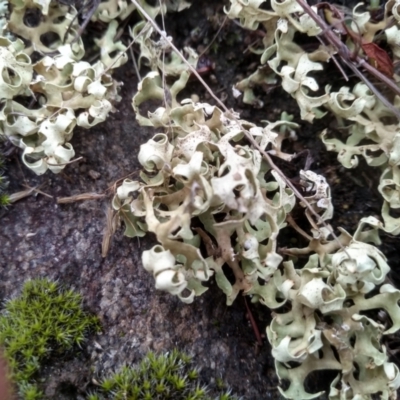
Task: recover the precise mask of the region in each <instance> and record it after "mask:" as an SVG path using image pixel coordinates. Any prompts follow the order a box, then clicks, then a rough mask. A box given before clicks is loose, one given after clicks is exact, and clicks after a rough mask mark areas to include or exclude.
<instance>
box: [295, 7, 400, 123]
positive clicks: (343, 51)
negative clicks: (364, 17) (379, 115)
mask: <svg viewBox="0 0 400 400" xmlns="http://www.w3.org/2000/svg"><path fill="white" fill-rule="evenodd" d="M296 1H297V3H299V4H300V5H301V6H302V7H303V9H304V11H305V12H306V13H307V14H308V15H309V16H310V17H311V18H312V19H313V20H314V21H315V22H316V24H317V25H318V26H319V27H320V28H321V29H322V34H323V35H324V37H325V39H326V40H327V41H328V42H329V44H330V45H332V46H333V47H334V48H335V50H336V52H337V54H338V55H339V57H340V58H341V60H342V61H343V62H344V63H345V64H346V65H347V66H348V67H349V68H350V69H351V70H352V71H353V72H354V73H355V74H356V75H357V76H358V77H359V78H360V79H361V80H362V81H363V82H364V83H365V84H366V85H367V86H368V87H369V89H370V90H371V91H372V92H373V93H374V94H375V95H376V97H377V98H378V99H379V100H380V101H381V102H382V103H383V104H384V105H385V106H386V107H387V108H389V109H390V111H392V113H393V114H394V115H395V116H396V117H397V118H398V119H399V120H400V111H399V110H398V109H397V108H396V107H394V106H393V104H391V103H390V101H389V100H388V99H386V97H385V96H383V94H382V93H381V92H380V91H379V90H378V89H377V88H376V87H375V86H374V85H373V84H372V82H371V81H369V80H368V79H367V78H366V76H365V75H364V74H363V73H362V72H361V71H360V70H359V67H362V68H364V69H365V70H367V71H368V72H369V73H370V74H371V75H373V76H375V78H377V79H379V80H380V81H381V82H383V83H385V84H386V85H387V87H388V88H389V89H390V90H392V92H393V93H394V94H396V95H398V96H400V88H399V87H398V86H397V85H396V83H395V82H394V81H393V80H391V79H390V78H388V77H387V76H386V75H384V74H382V72H380V71H378V70H377V69H376V68H374V67H373V66H372V65H371V64H368V63H367V62H366V61H365V60H364V59H363V58H362V57H360V56H359V55H357V56H356V57H353V53H352V52H351V51H350V50H349V48H348V47H347V46H346V45H345V43H343V42H342V41H341V40H340V38H339V37H338V36H337V35H336V34H335V33H334V32H333V30H332V29H331V27H330V26H329V25H328V24H327V23H326V22H325V21H324V20H323V19H322V18H321V17H320V16H319V15H318V14H317V13H316V12H315V11H314V10H313V9H312V8H311V7H310V6H309V5H308V4H307V3H306V2H305V1H304V0H296Z"/></svg>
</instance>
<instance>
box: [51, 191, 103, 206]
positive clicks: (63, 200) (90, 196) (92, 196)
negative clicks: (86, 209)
mask: <svg viewBox="0 0 400 400" xmlns="http://www.w3.org/2000/svg"><path fill="white" fill-rule="evenodd" d="M104 197H106V195H105V194H100V193H81V194H77V195H75V196H69V197H60V198H59V199H57V204H68V203H75V202H77V201H86V200H98V199H103V198H104Z"/></svg>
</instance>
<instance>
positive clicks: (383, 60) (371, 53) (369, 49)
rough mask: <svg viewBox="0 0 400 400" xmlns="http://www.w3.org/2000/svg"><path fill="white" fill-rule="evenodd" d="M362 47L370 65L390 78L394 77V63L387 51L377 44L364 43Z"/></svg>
mask: <svg viewBox="0 0 400 400" xmlns="http://www.w3.org/2000/svg"><path fill="white" fill-rule="evenodd" d="M361 47H362V49H363V50H364V52H365V54H366V55H367V56H368V59H369V63H370V64H371V65H372V66H374V67H375V68H376V69H377V70H378V71H380V72H382V74H385V75H386V76H387V77H388V78H392V77H393V73H394V71H393V61H392V59H391V58H390V57H389V55H388V53H387V52H386V51H385V50H383V49H382V48H381V47H379V46H378V45H377V44H376V43H363V44H362V45H361Z"/></svg>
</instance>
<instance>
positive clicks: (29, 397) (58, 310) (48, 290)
mask: <svg viewBox="0 0 400 400" xmlns="http://www.w3.org/2000/svg"><path fill="white" fill-rule="evenodd" d="M81 303H82V297H81V295H79V294H78V293H76V292H74V291H73V290H65V289H62V288H61V286H60V285H59V284H58V283H56V282H52V281H49V280H47V279H34V280H31V281H28V282H26V283H25V284H24V287H23V289H22V293H21V294H20V296H18V297H17V298H15V299H13V300H9V301H8V302H7V303H6V304H5V309H4V311H3V314H2V315H1V316H0V344H1V345H2V346H3V347H4V349H5V356H6V358H7V360H8V363H9V366H10V368H11V371H12V379H13V381H15V383H16V385H17V386H18V391H19V395H20V397H21V398H22V399H24V400H36V399H43V393H42V392H41V390H40V389H39V387H38V385H37V383H36V381H35V378H37V376H38V375H39V372H40V368H41V363H42V362H43V361H44V360H46V359H48V358H50V357H51V356H55V355H61V354H62V353H63V352H65V351H67V350H69V349H71V348H72V347H73V346H76V345H77V346H81V345H82V343H83V342H84V340H85V336H86V335H87V333H88V332H89V331H90V330H93V329H95V328H97V327H98V321H97V318H95V317H93V316H91V315H88V314H87V313H85V312H84V311H83V310H82V305H81Z"/></svg>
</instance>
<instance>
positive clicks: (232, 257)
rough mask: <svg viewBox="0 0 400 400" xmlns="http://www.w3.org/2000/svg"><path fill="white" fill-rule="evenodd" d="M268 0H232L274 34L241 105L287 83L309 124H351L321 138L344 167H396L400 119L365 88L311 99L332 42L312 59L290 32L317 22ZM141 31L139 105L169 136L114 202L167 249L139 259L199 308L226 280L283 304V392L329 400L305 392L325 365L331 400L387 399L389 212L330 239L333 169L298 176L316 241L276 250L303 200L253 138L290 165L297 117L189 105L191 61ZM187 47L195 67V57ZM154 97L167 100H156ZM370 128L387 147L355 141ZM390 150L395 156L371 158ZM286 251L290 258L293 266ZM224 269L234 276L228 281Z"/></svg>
mask: <svg viewBox="0 0 400 400" xmlns="http://www.w3.org/2000/svg"><path fill="white" fill-rule="evenodd" d="M262 3H263V1H259V0H253V1H252V0H248V1H243V0H231V6H230V7H228V8H227V9H226V12H227V13H228V15H229V17H231V18H240V20H241V23H242V25H243V26H244V27H246V28H248V29H253V30H254V29H257V28H258V26H259V24H263V25H264V27H265V28H266V34H265V37H264V39H263V45H264V50H263V51H262V53H263V54H262V63H264V64H265V63H268V66H269V69H267V68H260V69H258V71H257V72H256V73H255V74H253V75H252V76H251V77H249V78H247V79H245V80H244V81H242V82H240V83H239V84H238V85H237V89H241V90H243V91H244V99H245V100H246V101H248V102H250V103H252V104H253V105H257V106H259V105H260V103H259V102H257V98H256V97H255V96H254V92H253V91H252V87H253V85H254V84H257V83H258V84H265V83H270V82H273V80H274V79H275V80H276V79H277V77H280V79H281V80H282V86H283V88H284V89H285V90H286V91H288V92H289V93H290V94H291V95H292V96H293V97H294V98H295V99H296V100H297V102H298V105H299V108H300V112H301V116H302V118H303V119H306V120H308V121H312V120H313V119H315V118H318V117H321V116H322V115H323V114H324V113H326V112H328V111H329V112H332V113H334V114H335V115H337V116H338V118H341V119H343V120H344V119H345V120H347V121H353V122H354V125H352V126H351V128H350V131H351V132H352V136H351V137H350V138H349V140H348V142H347V143H346V145H343V144H342V143H341V142H339V141H337V140H336V139H328V138H327V137H325V136H324V137H323V140H324V142H325V143H326V144H327V146H332V147H333V146H336V149H339V148H340V150H341V153H340V157H342V158H341V160H342V161H343V163H344V165H345V166H348V167H352V166H355V165H356V163H357V155H364V156H365V157H366V159H367V161H368V163H369V164H370V165H371V166H386V165H387V166H389V165H391V164H390V161H389V160H390V159H391V160H393V161H392V163H395V162H397V161H396V160H397V158H396V154H397V150H396V149H395V147H394V146H393V144H394V143H396V139H395V138H396V132H397V126H396V125H394V126H393V127H391V126H390V125H387V124H384V123H383V118H384V117H386V116H387V115H388V111H387V110H386V109H385V107H383V106H382V105H381V104H380V103H379V102H378V101H377V99H376V97H375V95H373V94H371V93H369V91H368V90H367V89H366V87H365V85H363V84H358V85H356V86H355V87H354V88H353V89H350V88H347V87H343V88H341V89H340V90H339V91H338V92H332V91H331V88H330V87H329V86H327V87H326V88H325V93H323V94H322V95H321V94H320V95H318V96H313V92H316V91H318V90H319V85H318V80H317V78H316V77H315V73H316V72H317V73H318V71H322V70H323V68H324V63H326V62H327V61H328V60H329V59H330V57H331V54H330V52H329V51H328V50H327V49H326V48H325V47H324V46H321V47H320V48H319V49H318V50H316V51H314V52H313V53H307V52H306V51H305V50H303V49H302V48H301V47H300V46H298V45H297V44H295V43H294V41H293V40H294V35H295V33H296V32H298V31H300V32H302V33H305V34H307V35H310V36H316V35H318V34H320V33H321V30H320V29H319V27H318V26H317V25H316V24H315V22H313V21H312V20H311V19H310V17H309V16H308V15H306V14H304V12H303V10H302V8H301V7H300V6H299V5H298V3H297V2H296V1H294V0H286V1H284V2H277V1H274V0H273V1H271V10H270V11H268V10H265V9H260V5H261V4H262ZM391 6H393V5H391ZM387 7H389V6H388V5H387ZM393 9H394V8H393ZM354 15H355V17H356V18H357V21H358V22H359V23H360V24H361V25H362V29H363V30H362V32H363V37H364V38H365V40H369V39H370V38H371V31H373V32H377V31H378V30H379V29H382V27H380V25H377V24H372V25H371V24H370V25H368V23H369V22H368V21H369V18H367V16H366V15H361V13H358V11H357V10H354ZM364 28H365V29H364ZM132 35H133V36H134V37H135V38H136V40H137V41H138V42H139V43H140V46H141V50H142V53H141V61H142V62H145V63H146V65H147V66H148V67H150V69H151V72H149V73H148V74H147V75H146V76H145V77H144V78H143V80H142V81H141V82H140V83H139V86H138V92H137V93H136V94H135V96H134V98H133V108H134V110H135V112H136V117H137V119H138V121H139V123H140V124H142V125H146V126H153V127H155V128H156V129H158V132H159V133H157V134H156V135H155V136H154V137H153V138H152V139H151V140H149V141H148V142H147V143H145V144H143V145H142V146H141V149H140V152H139V161H140V163H141V165H142V166H143V171H142V172H141V174H140V177H141V181H131V180H125V181H124V182H123V183H122V185H121V186H120V187H119V188H118V190H117V193H116V195H115V196H114V199H113V207H114V209H115V211H116V212H117V214H118V215H119V216H120V218H121V220H123V221H124V223H125V227H126V234H128V235H129V236H132V237H134V236H143V235H144V234H145V233H146V232H152V233H154V234H155V236H156V238H157V241H158V242H159V244H158V245H156V246H154V247H153V248H152V249H151V250H145V251H144V252H143V255H142V261H143V265H144V267H145V268H146V270H148V271H149V272H151V273H152V274H153V276H154V278H155V282H156V288H158V289H161V290H165V291H168V292H170V293H171V294H173V295H177V296H178V297H179V298H180V299H181V300H182V301H184V302H187V303H190V302H192V301H193V300H194V297H195V296H198V295H200V294H202V293H203V292H204V291H205V290H206V289H207V287H206V286H205V285H206V282H207V281H208V280H209V279H210V278H211V277H212V276H215V281H216V283H217V285H218V286H219V288H220V289H221V290H222V291H223V292H224V293H225V295H226V297H227V303H228V304H231V303H232V302H233V301H234V299H235V298H236V297H237V295H238V294H239V293H240V292H242V293H243V294H244V295H249V296H251V297H252V301H253V302H260V303H262V304H264V305H266V306H268V307H269V308H270V309H272V310H277V312H276V313H274V314H273V320H272V322H271V324H270V326H269V327H268V328H267V336H268V339H269V341H270V343H271V345H272V355H273V357H274V358H275V360H276V371H277V374H278V377H279V378H280V379H281V380H288V381H289V386H288V388H287V389H286V390H283V389H280V391H281V393H282V394H283V395H284V396H285V397H286V398H290V399H296V400H298V399H311V398H316V397H318V396H319V395H320V394H321V393H312V394H311V393H308V392H307V391H306V389H305V387H304V384H305V380H306V378H307V377H308V376H309V375H310V373H312V372H314V371H318V370H324V369H329V370H336V371H337V372H338V376H337V378H336V379H335V380H334V381H333V382H332V383H331V388H330V392H329V396H330V399H332V400H338V399H361V398H363V399H364V398H365V399H371V398H372V397H373V396H374V395H376V394H377V393H380V394H381V398H382V399H389V398H394V397H395V393H396V390H397V389H398V388H399V387H400V374H399V371H398V368H397V367H396V365H395V364H394V363H392V362H390V361H389V360H388V355H387V353H386V349H385V346H383V345H382V344H381V338H382V336H383V335H388V334H392V333H394V332H396V331H397V330H398V329H399V328H400V307H399V305H398V300H399V299H400V291H399V290H397V289H395V288H394V287H393V286H392V285H390V284H388V283H385V279H386V277H387V274H388V272H389V266H388V264H387V262H386V259H385V257H384V255H383V254H382V253H381V252H380V251H379V250H378V249H377V248H376V247H375V246H376V245H378V244H379V237H378V233H377V232H378V229H385V230H390V229H391V228H390V226H389V221H388V219H387V216H385V215H384V222H385V224H382V223H381V222H379V221H378V220H377V219H376V218H372V217H368V218H364V219H362V220H361V222H360V225H359V227H358V229H357V230H356V232H355V233H354V235H350V234H349V233H347V232H346V231H345V230H343V229H340V232H341V234H340V236H339V237H338V238H337V239H336V238H334V239H332V238H331V237H332V228H331V227H330V226H329V225H328V224H327V223H328V222H329V220H330V219H331V218H332V216H333V206H332V199H331V190H330V186H329V184H328V182H327V181H326V179H325V178H324V177H323V176H321V175H318V174H316V173H314V172H312V171H300V173H299V178H300V185H302V187H303V190H304V193H305V194H304V199H303V200H302V201H298V202H297V204H298V205H299V206H300V207H304V208H305V216H306V218H307V220H308V222H309V224H310V226H309V231H310V232H311V235H308V233H305V235H306V237H307V238H308V239H309V245H308V246H306V247H304V248H289V249H282V251H278V247H277V246H278V235H279V233H280V231H281V229H282V228H284V227H286V217H287V215H288V214H289V213H290V212H291V211H292V209H293V208H294V207H295V205H296V199H295V196H294V193H293V192H292V190H291V189H290V188H289V187H288V186H287V185H286V182H285V180H284V179H283V178H282V177H281V175H280V174H278V173H277V172H276V171H274V170H272V169H271V167H270V166H269V164H268V163H267V162H266V161H265V160H264V159H263V157H262V155H261V153H260V152H259V151H258V150H257V149H255V148H253V146H250V145H248V143H247V142H246V140H245V138H246V135H250V136H252V137H253V139H254V140H256V142H257V143H258V144H259V145H260V147H261V148H262V149H267V152H269V153H270V154H273V155H274V156H277V157H280V158H282V159H284V160H287V161H290V160H291V159H292V157H293V155H291V154H286V153H284V152H283V151H282V149H281V145H282V142H283V141H284V140H285V139H288V137H290V134H289V135H288V134H287V133H286V132H287V131H288V129H284V128H282V127H284V126H287V127H289V128H290V129H293V128H295V127H296V125H295V124H293V123H291V122H290V121H279V122H276V123H269V122H267V123H265V125H264V126H256V125H255V124H252V123H250V122H248V121H244V120H240V118H239V115H238V114H236V113H235V112H234V111H229V112H227V111H223V110H221V109H220V108H218V107H216V106H212V105H209V104H206V103H201V102H195V101H192V100H183V101H179V100H178V95H179V93H180V92H181V90H182V89H183V88H184V87H185V85H186V83H187V81H188V76H189V72H190V71H189V68H188V66H187V65H186V64H184V63H182V62H181V61H180V59H179V58H178V57H175V56H173V55H171V56H170V57H169V60H170V61H169V62H168V63H167V64H166V65H162V64H160V58H161V56H162V55H163V54H164V52H166V51H167V52H168V51H170V49H169V45H168V40H166V39H165V38H161V39H159V40H158V41H157V40H156V39H155V38H154V32H153V29H152V28H149V27H146V26H145V25H144V24H143V23H142V25H140V26H136V27H135V28H134V29H133V30H132ZM372 36H373V35H372ZM392 42H393V40H392ZM393 43H395V42H393ZM186 51H187V54H188V55H189V56H190V58H189V62H190V63H191V64H192V65H193V64H194V63H195V61H196V54H195V53H194V52H193V51H192V50H190V49H187V50H186ZM311 74H313V76H312V77H311V76H310V75H311ZM166 76H169V77H170V78H169V79H168V80H167V79H165V77H166ZM171 77H172V78H171ZM154 101H156V102H157V101H158V102H160V101H161V102H162V105H161V106H159V105H158V106H156V107H154V106H153V105H154V104H157V103H154ZM144 103H146V105H147V106H148V107H147V109H149V108H150V111H148V112H147V114H144V113H143V111H142V110H143V108H142V104H144ZM158 104H159V103H158ZM152 106H153V108H152ZM371 122H373V123H374V125H371ZM163 129H165V131H166V132H167V133H164V132H163ZM385 129H387V130H388V133H386V134H384V130H385ZM366 132H368V134H369V135H370V136H368V137H369V138H370V139H372V140H373V141H374V142H375V143H376V145H374V144H372V145H366V146H358V147H357V145H358V143H360V142H361V140H363V139H364V138H365V135H366V134H367V133H366ZM391 135H392V136H391ZM344 146H347V147H344ZM368 146H369V147H368ZM373 146H376V147H373ZM385 146H386V147H385ZM379 149H381V150H383V152H384V154H379V155H376V154H372V153H371V150H379ZM346 151H347V152H346ZM388 168H389V167H388ZM384 176H385V177H386V179H385V180H383V182H384V184H383V185H381V187H380V190H381V192H382V193H383V195H384V196H386V197H385V200H386V202H385V205H386V206H387V204H390V205H391V206H392V207H396V206H397V203H398V198H397V197H396V192H395V191H396V187H397V186H396V181H395V179H396V176H395V175H393V168H389V169H387V170H386V171H385V175H384ZM306 203H307V204H306ZM384 207H385V206H384ZM316 214H317V215H318V216H319V218H318V219H316V217H315V215H316ZM392 222H393V221H392ZM393 224H395V221H394V222H393ZM393 229H395V228H393ZM393 229H392V231H393ZM303 232H304V231H303ZM282 254H283V255H286V256H289V259H288V260H287V261H284V262H283V263H282V261H283V255H282ZM299 256H303V257H304V256H305V257H308V263H306V265H305V266H304V267H303V268H298V269H296V262H297V257H299ZM227 268H228V269H230V271H231V274H232V275H233V277H234V278H233V279H230V278H228V274H227V273H226V269H227ZM282 306H285V309H286V311H282V310H283V308H282ZM373 310H383V311H384V312H385V313H387V315H388V316H389V317H390V320H391V324H389V325H388V326H384V325H383V324H381V323H379V322H376V321H374V315H375V314H374V313H375V311H373Z"/></svg>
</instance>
